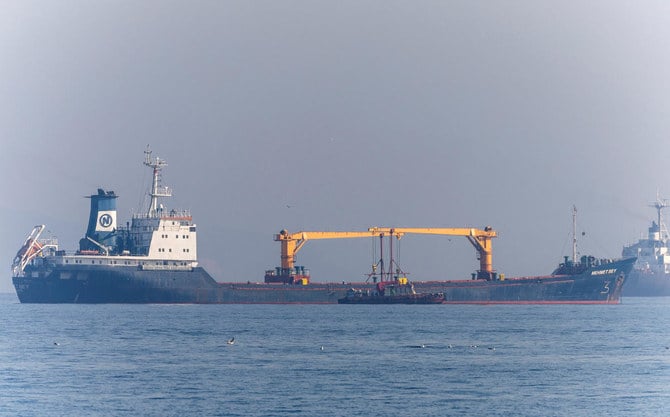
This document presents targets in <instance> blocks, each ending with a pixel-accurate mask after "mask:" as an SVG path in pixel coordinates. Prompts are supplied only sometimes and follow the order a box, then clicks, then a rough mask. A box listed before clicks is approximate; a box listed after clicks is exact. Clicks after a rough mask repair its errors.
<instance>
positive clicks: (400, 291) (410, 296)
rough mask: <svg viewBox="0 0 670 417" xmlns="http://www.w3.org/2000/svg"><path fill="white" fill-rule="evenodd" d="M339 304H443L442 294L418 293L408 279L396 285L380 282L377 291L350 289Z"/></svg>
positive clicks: (400, 279) (398, 281)
mask: <svg viewBox="0 0 670 417" xmlns="http://www.w3.org/2000/svg"><path fill="white" fill-rule="evenodd" d="M337 302H338V304H442V303H443V302H444V294H442V293H417V292H416V291H415V290H414V285H413V284H410V283H408V282H407V278H404V277H402V278H399V279H398V280H397V281H396V282H394V283H387V282H385V281H384V282H378V283H377V284H376V286H375V290H374V291H371V290H369V289H366V290H361V289H353V288H352V289H350V290H348V291H347V295H346V296H345V297H343V298H340V299H338V300H337Z"/></svg>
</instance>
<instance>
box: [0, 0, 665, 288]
mask: <svg viewBox="0 0 670 417" xmlns="http://www.w3.org/2000/svg"><path fill="white" fill-rule="evenodd" d="M669 43H670V4H669V3H667V2H665V1H656V2H654V1H645V2H623V1H601V2H600V1H599V2H577V1H575V2H563V1H561V2H559V1H555V2H540V1H505V2H502V1H501V2H489V1H487V2H484V1H462V2H461V1H386V0H384V1H365V0H364V1H360V0H357V1H328V2H326V1H198V2H186V1H182V2H170V1H142V2H136V1H125V2H124V1H97V2H90V1H70V2H46V1H38V2H32V1H23V0H22V1H7V2H3V12H2V13H1V14H0V51H2V57H3V58H2V64H1V65H0V97H1V100H0V143H1V145H2V146H1V148H0V167H2V168H1V169H2V175H1V176H0V193H1V195H2V196H3V197H2V199H1V200H0V201H1V203H0V210H1V211H0V218H1V219H2V220H1V221H2V223H1V224H0V226H1V230H2V235H3V239H2V240H0V258H1V259H5V266H6V274H5V276H6V277H7V278H6V279H5V280H0V291H13V289H12V287H11V280H10V278H9V277H10V270H9V269H10V268H9V266H10V263H11V260H12V257H13V256H14V254H15V253H16V251H17V250H18V248H19V246H20V245H21V243H22V242H23V239H24V238H25V236H26V235H27V233H28V232H29V231H30V229H31V228H32V226H33V225H35V224H38V223H45V224H47V228H48V229H49V230H50V231H51V232H52V233H53V234H54V235H56V236H57V237H58V238H59V240H60V243H61V246H63V247H64V248H66V249H75V248H76V247H77V242H78V240H79V238H81V237H82V236H83V234H84V232H85V229H86V222H87V215H88V200H86V199H84V198H82V196H84V195H88V194H91V193H92V192H94V191H95V189H96V188H97V187H104V188H106V189H113V190H115V191H116V192H117V194H119V195H120V196H121V198H120V199H119V220H120V221H121V222H125V221H126V220H129V218H130V215H131V213H132V212H133V210H135V209H136V208H137V207H138V205H139V203H140V201H141V196H142V193H143V191H144V190H145V189H146V181H148V179H149V173H148V170H147V169H146V168H145V167H143V166H142V164H141V162H142V159H143V154H142V152H143V151H144V149H145V147H146V145H147V144H151V147H152V149H153V151H154V155H157V156H160V157H161V158H164V159H166V160H167V161H168V167H167V168H166V170H165V173H164V182H165V184H167V185H170V186H172V187H173V189H174V195H175V197H174V198H173V199H172V201H171V202H169V203H168V204H170V205H171V206H176V207H177V208H190V209H191V211H192V213H193V215H194V219H195V221H196V223H197V224H198V226H199V229H198V231H199V255H200V258H201V261H202V262H203V264H204V265H205V266H206V267H207V268H208V270H210V272H211V273H212V275H214V277H215V278H216V279H217V280H220V281H236V280H242V281H247V280H251V281H257V280H262V276H263V271H264V270H265V269H266V268H272V267H274V266H276V265H278V264H279V246H278V244H277V243H276V242H273V241H272V235H273V234H274V233H276V232H278V231H279V230H280V229H282V228H286V229H288V230H289V231H299V230H343V231H346V230H361V229H365V228H367V227H369V226H375V225H376V226H404V227H422V226H425V227H463V226H472V227H483V226H485V225H491V226H493V227H494V228H495V229H496V230H498V232H499V237H498V238H497V239H496V240H494V242H493V247H494V254H493V256H494V257H493V261H494V267H495V268H496V269H497V270H498V271H499V272H504V273H506V274H507V275H530V274H547V273H549V272H550V271H551V270H552V268H553V267H554V265H555V264H556V262H558V261H559V260H560V258H561V256H562V255H568V254H569V253H570V245H569V240H570V238H569V233H570V229H571V207H572V205H573V204H575V205H577V207H578V209H579V228H580V231H585V232H586V236H585V237H584V239H583V241H582V242H581V243H580V245H581V246H580V251H581V252H583V253H592V254H594V255H596V256H598V257H616V256H619V255H620V253H621V247H622V245H623V244H626V243H630V242H632V241H634V240H636V239H637V238H639V237H640V234H641V233H643V232H645V230H646V227H647V226H648V224H647V223H648V221H649V220H651V219H652V218H653V217H654V211H653V209H650V208H648V207H646V205H647V204H648V203H649V202H651V201H652V200H653V199H654V198H655V196H656V192H657V190H658V191H660V192H661V194H662V195H664V196H666V197H670V175H669V174H670V169H669V168H668V163H669V162H670V147H669V146H668V145H669V144H670V140H669V138H670V85H669V82H668V79H669V78H668V74H670V45H669ZM143 181H144V182H143ZM287 206H290V207H287ZM400 247H401V249H400V263H401V265H402V266H403V267H404V268H405V269H406V270H407V271H409V272H410V273H411V275H410V279H412V278H414V279H432V278H448V277H449V278H466V277H468V276H469V273H470V272H471V271H473V270H475V269H476V268H477V267H478V263H477V261H476V259H475V253H474V251H473V249H472V248H471V247H470V245H469V244H468V243H467V241H466V240H465V239H458V238H452V239H451V240H450V239H448V238H446V237H427V236H407V237H405V238H403V239H402V240H401V244H400ZM371 260H372V255H371V243H370V242H369V241H368V240H367V239H364V240H360V241H359V240H357V241H321V242H310V243H308V244H307V245H306V246H305V248H304V249H303V250H302V251H301V252H300V254H299V256H298V264H304V265H306V266H307V267H308V268H310V269H311V272H312V275H313V279H314V280H317V281H321V280H338V281H339V280H359V279H361V278H362V276H363V275H362V274H364V273H366V272H368V271H369V264H370V263H371Z"/></svg>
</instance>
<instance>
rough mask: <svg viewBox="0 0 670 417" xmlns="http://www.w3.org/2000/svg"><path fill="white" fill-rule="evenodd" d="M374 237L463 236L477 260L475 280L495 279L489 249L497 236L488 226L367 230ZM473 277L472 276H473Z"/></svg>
mask: <svg viewBox="0 0 670 417" xmlns="http://www.w3.org/2000/svg"><path fill="white" fill-rule="evenodd" d="M368 230H369V231H370V232H373V233H375V234H376V235H378V234H380V233H387V234H397V235H398V236H399V237H400V236H402V235H403V234H424V235H448V236H465V237H466V238H467V239H468V241H470V243H471V244H472V246H474V247H475V250H476V251H477V254H478V258H479V271H477V275H476V277H477V279H486V280H492V279H495V278H496V277H495V272H494V270H493V251H492V249H491V239H492V238H494V237H497V236H498V234H497V232H496V231H495V230H493V229H492V228H491V227H490V226H487V227H485V228H484V230H481V229H474V228H432V227H428V228H421V227H395V228H386V227H371V228H369V229H368ZM473 276H474V274H473Z"/></svg>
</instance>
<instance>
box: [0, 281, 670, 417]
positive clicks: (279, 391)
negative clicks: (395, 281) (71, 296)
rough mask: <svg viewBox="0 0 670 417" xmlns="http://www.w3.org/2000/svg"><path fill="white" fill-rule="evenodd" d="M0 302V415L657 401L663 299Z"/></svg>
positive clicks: (664, 330) (493, 412)
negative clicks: (480, 302)
mask: <svg viewBox="0 0 670 417" xmlns="http://www.w3.org/2000/svg"><path fill="white" fill-rule="evenodd" d="M0 317H1V320H2V326H0V415H2V416H120V415H124V416H284V415H290V416H447V415H472V416H601V415H609V416H618V415H621V416H665V415H670V349H669V348H670V337H668V332H669V331H670V330H669V329H670V299H669V298H626V299H624V300H623V303H622V304H620V305H614V306H612V305H607V306H603V305H600V306H590V305H560V306H557V305H556V306H552V305H541V306H533V305H502V306H500V305H492V306H472V305H425V306H424V305H419V306H417V305H414V306H407V305H390V306H388V305H378V306H370V305H36V304H33V305H31V304H19V303H18V301H17V299H16V297H15V295H13V294H11V295H3V296H0ZM232 338H234V342H233V343H232V344H229V343H228V341H229V340H230V339H232Z"/></svg>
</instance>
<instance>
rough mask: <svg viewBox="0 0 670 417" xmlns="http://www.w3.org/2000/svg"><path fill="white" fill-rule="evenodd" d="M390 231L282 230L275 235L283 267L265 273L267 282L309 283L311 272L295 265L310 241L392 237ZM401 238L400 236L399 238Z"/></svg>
mask: <svg viewBox="0 0 670 417" xmlns="http://www.w3.org/2000/svg"><path fill="white" fill-rule="evenodd" d="M391 234H392V233H391V232H388V231H376V230H374V231H373V230H371V229H369V230H367V231H358V232H296V233H289V232H288V231H287V230H282V231H280V232H279V234H276V235H274V240H275V241H276V242H281V266H280V267H277V268H275V269H271V270H268V271H265V282H273V283H283V284H302V285H307V284H308V283H309V271H308V270H306V269H305V267H303V266H296V265H295V256H296V254H297V253H298V251H300V249H302V247H303V246H304V245H305V243H307V241H308V240H319V239H351V238H359V237H377V236H380V235H382V236H388V235H391ZM397 237H400V236H397Z"/></svg>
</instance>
